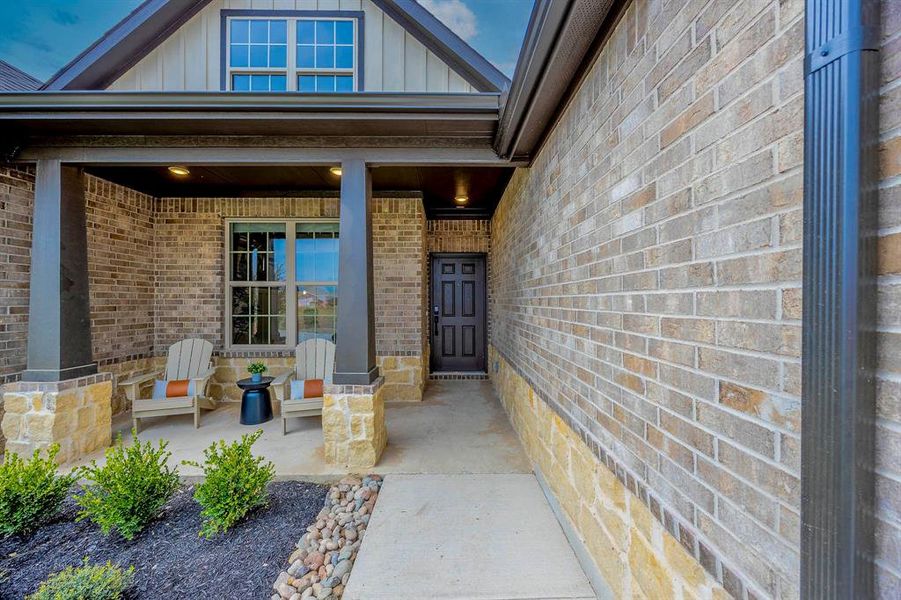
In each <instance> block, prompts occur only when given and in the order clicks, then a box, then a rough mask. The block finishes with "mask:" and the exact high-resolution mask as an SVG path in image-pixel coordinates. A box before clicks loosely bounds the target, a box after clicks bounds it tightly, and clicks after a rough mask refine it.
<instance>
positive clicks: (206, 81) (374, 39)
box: [107, 0, 476, 92]
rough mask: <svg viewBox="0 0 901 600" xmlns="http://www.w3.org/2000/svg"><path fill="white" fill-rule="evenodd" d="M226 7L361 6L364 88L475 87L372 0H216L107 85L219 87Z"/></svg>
mask: <svg viewBox="0 0 901 600" xmlns="http://www.w3.org/2000/svg"><path fill="white" fill-rule="evenodd" d="M226 9H252V10H350V11H362V12H363V13H364V15H365V16H364V19H363V21H364V35H363V45H364V48H363V52H364V59H363V70H364V73H363V89H364V91H367V92H475V91H476V90H475V89H473V87H472V86H471V85H470V84H469V83H468V82H467V81H466V80H465V79H463V77H461V76H460V75H459V74H458V73H456V72H455V71H453V70H452V69H451V68H450V67H448V65H447V64H446V63H445V62H444V61H442V60H441V59H440V58H439V57H438V56H437V55H436V54H435V53H433V52H432V51H430V50H429V49H427V48H426V47H425V46H424V45H423V44H422V43H420V42H419V41H418V40H417V39H416V38H414V37H413V36H412V35H410V34H409V33H408V32H407V31H406V30H404V28H403V27H401V26H400V25H399V24H398V23H397V22H396V21H394V20H393V19H392V18H391V17H389V16H387V15H386V14H384V12H382V10H381V9H379V8H378V7H376V5H375V4H373V3H372V2H370V0H213V2H211V3H210V4H209V5H208V6H206V7H205V8H203V9H202V10H201V11H200V12H198V13H197V14H196V15H194V16H193V17H191V19H189V20H188V21H187V23H185V24H184V25H182V26H181V27H180V28H179V29H178V30H177V31H175V32H174V33H173V34H172V35H171V36H169V38H168V39H166V40H165V41H164V42H163V43H162V44H160V45H159V46H158V47H156V48H155V49H153V50H152V51H151V52H150V53H149V54H147V56H145V57H144V58H142V59H141V60H140V61H139V62H138V63H137V64H135V65H134V66H133V67H132V68H130V69H129V70H128V71H126V72H125V73H124V74H123V75H122V76H121V77H119V78H118V79H117V80H116V81H114V82H113V83H112V84H111V85H110V86H109V87H108V88H107V89H109V90H113V91H148V92H149V91H166V92H177V91H219V90H220V89H221V87H220V53H221V43H220V40H219V37H220V31H221V29H220V27H221V21H220V11H222V10H226Z"/></svg>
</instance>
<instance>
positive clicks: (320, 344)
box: [270, 339, 335, 435]
mask: <svg viewBox="0 0 901 600" xmlns="http://www.w3.org/2000/svg"><path fill="white" fill-rule="evenodd" d="M334 370H335V344H333V343H332V342H330V341H328V340H323V339H314V340H307V341H305V342H301V343H300V344H298V345H297V348H296V349H295V359H294V371H293V372H292V373H285V374H284V375H280V376H279V377H277V378H276V379H275V380H274V381H273V382H272V384H270V387H272V388H273V389H274V390H275V395H276V398H278V401H279V403H280V404H281V413H282V435H286V434H287V433H288V419H290V418H293V417H311V416H316V415H321V414H322V401H323V399H322V398H303V399H300V400H292V399H291V380H293V379H297V380H305V379H321V380H322V381H323V383H324V384H329V383H331V382H332V372H333V371H334Z"/></svg>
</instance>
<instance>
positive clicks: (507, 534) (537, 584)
mask: <svg viewBox="0 0 901 600" xmlns="http://www.w3.org/2000/svg"><path fill="white" fill-rule="evenodd" d="M344 598H345V600H381V599H385V600H387V599H391V600H423V599H426V598H434V599H450V598H454V599H461V600H462V599H468V600H469V599H471V600H481V599H491V600H514V599H517V600H519V599H539V598H540V599H543V600H551V599H564V598H566V599H579V600H587V599H593V598H595V594H594V592H593V591H592V588H591V585H590V584H589V583H588V579H587V578H586V576H585V574H584V573H583V572H582V569H581V567H580V566H579V563H578V561H577V560H576V556H575V554H574V553H573V550H572V548H571V547H570V546H569V543H568V542H567V540H566V538H565V536H564V535H563V531H562V530H561V529H560V525H559V524H558V523H557V520H556V518H555V517H554V514H553V513H552V512H551V509H550V507H549V506H548V504H547V501H546V499H545V497H544V494H543V492H542V491H541V488H540V486H539V485H538V482H537V480H536V479H535V476H534V475H531V474H494V475H490V474H481V475H388V476H387V477H385V482H384V484H383V486H382V491H381V492H380V493H379V500H378V502H377V503H376V505H375V511H374V512H373V515H372V520H371V521H370V522H369V527H368V529H367V530H366V538H365V541H364V542H363V545H362V546H361V549H360V554H359V556H358V557H357V560H356V563H355V564H354V568H353V572H352V574H351V577H350V580H349V581H348V585H347V589H346V590H345V594H344Z"/></svg>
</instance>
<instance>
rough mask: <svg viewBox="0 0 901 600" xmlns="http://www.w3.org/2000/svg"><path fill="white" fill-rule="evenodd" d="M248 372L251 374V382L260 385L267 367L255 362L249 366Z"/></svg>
mask: <svg viewBox="0 0 901 600" xmlns="http://www.w3.org/2000/svg"><path fill="white" fill-rule="evenodd" d="M247 372H248V373H250V380H251V381H253V382H254V383H259V382H260V381H262V380H263V373H265V372H266V365H264V364H263V363H261V362H254V363H250V364H249V365H247Z"/></svg>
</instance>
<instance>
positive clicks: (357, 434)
mask: <svg viewBox="0 0 901 600" xmlns="http://www.w3.org/2000/svg"><path fill="white" fill-rule="evenodd" d="M384 381H385V380H384V379H383V378H382V377H379V378H378V379H376V380H375V381H374V382H373V383H372V384H371V385H326V386H325V389H324V390H323V392H324V398H323V406H322V437H323V438H324V440H325V446H324V448H325V460H326V461H327V462H329V463H331V464H333V465H340V466H343V467H346V468H348V469H368V468H369V467H372V466H375V464H376V463H377V462H378V460H379V458H380V457H381V456H382V451H383V450H384V449H385V445H386V444H387V443H388V430H387V429H386V428H385V403H384V399H383V393H382V392H383V384H384Z"/></svg>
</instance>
